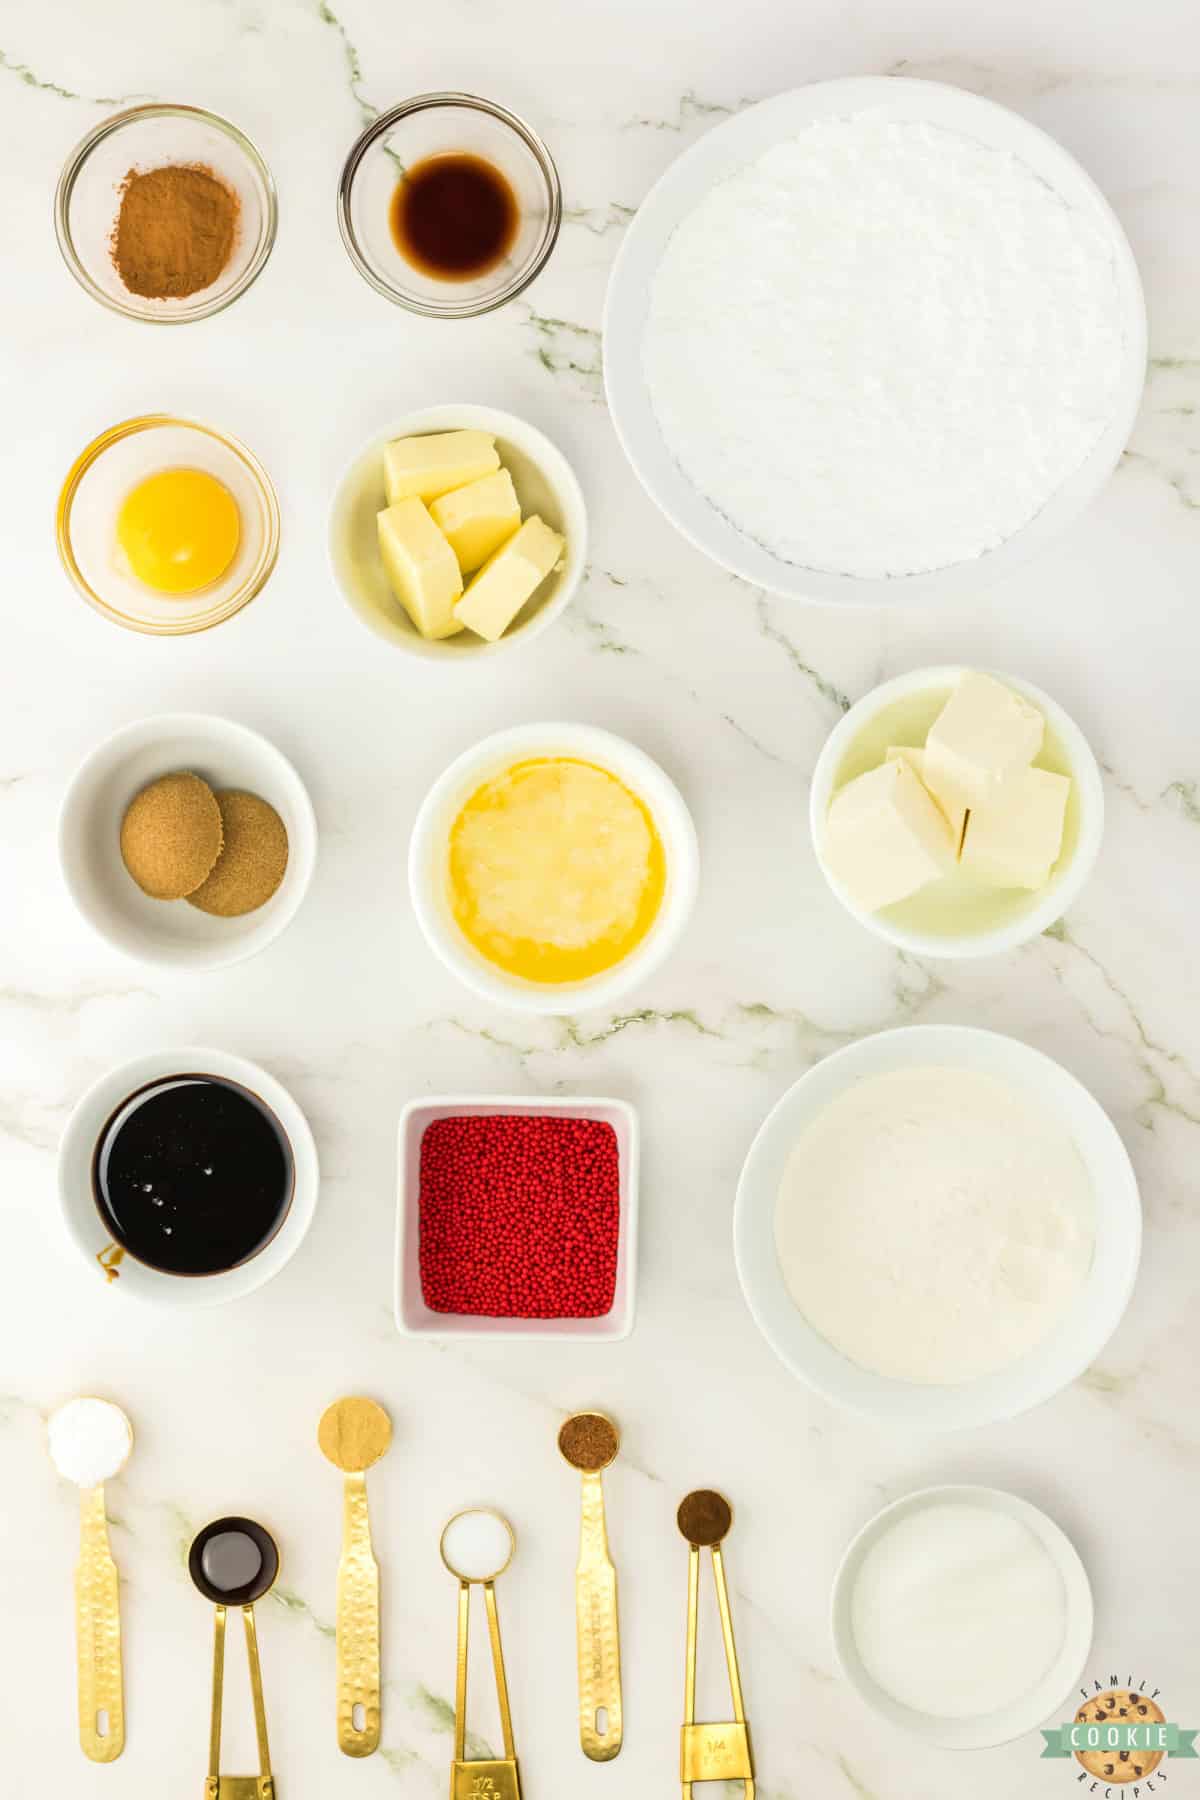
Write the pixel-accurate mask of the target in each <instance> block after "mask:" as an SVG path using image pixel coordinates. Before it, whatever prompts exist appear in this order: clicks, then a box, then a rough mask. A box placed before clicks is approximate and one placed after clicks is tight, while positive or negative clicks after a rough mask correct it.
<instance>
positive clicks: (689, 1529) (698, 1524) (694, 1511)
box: [675, 1488, 733, 1544]
mask: <svg viewBox="0 0 1200 1800" xmlns="http://www.w3.org/2000/svg"><path fill="white" fill-rule="evenodd" d="M675 1522H676V1524H677V1525H678V1526H679V1529H680V1531H681V1532H682V1533H683V1535H684V1537H685V1538H686V1539H687V1541H688V1543H689V1544H719V1543H720V1542H721V1539H722V1538H723V1537H725V1536H726V1534H727V1533H728V1531H729V1527H730V1526H731V1525H732V1524H733V1508H732V1507H731V1506H730V1504H729V1502H728V1500H726V1498H725V1496H724V1494H718V1493H716V1492H715V1490H714V1489H712V1488H697V1489H696V1490H695V1492H694V1493H691V1494H686V1495H685V1496H684V1498H683V1499H682V1500H681V1501H680V1502H679V1511H678V1512H677V1513H676V1515H675Z"/></svg>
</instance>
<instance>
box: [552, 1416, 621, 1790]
mask: <svg viewBox="0 0 1200 1800" xmlns="http://www.w3.org/2000/svg"><path fill="white" fill-rule="evenodd" d="M558 1448H559V1450H560V1452H561V1454H562V1456H563V1457H564V1459H565V1460H566V1461H567V1462H568V1463H569V1464H570V1465H571V1467H572V1468H573V1469H578V1470H579V1471H580V1474H581V1475H582V1477H583V1497H582V1503H581V1511H580V1526H579V1561H578V1563H577V1564H576V1567H575V1649H576V1657H577V1660H578V1663H579V1743H580V1747H581V1748H582V1750H583V1754H584V1755H585V1756H589V1757H590V1758H591V1759H592V1761H593V1762H610V1761H611V1760H612V1758H613V1757H614V1756H616V1754H617V1752H618V1751H619V1750H620V1748H621V1742H622V1738H623V1736H624V1726H623V1723H622V1718H621V1632H620V1624H619V1621H618V1617H617V1571H616V1569H615V1568H614V1567H613V1563H612V1558H611V1556H610V1555H609V1552H608V1531H607V1529H606V1526H605V1521H604V1486H603V1483H602V1481H601V1479H600V1472H601V1470H602V1469H607V1467H608V1465H609V1464H610V1463H611V1462H612V1461H613V1459H614V1458H615V1456H616V1454H617V1451H618V1450H619V1449H620V1448H621V1434H620V1432H619V1431H618V1430H617V1428H616V1426H615V1425H614V1424H613V1422H612V1420H611V1419H609V1418H606V1417H605V1415H604V1414H603V1413H598V1412H579V1413H573V1414H572V1415H571V1417H570V1418H569V1419H567V1420H566V1421H565V1423H564V1424H563V1426H562V1428H561V1430H560V1431H559V1434H558Z"/></svg>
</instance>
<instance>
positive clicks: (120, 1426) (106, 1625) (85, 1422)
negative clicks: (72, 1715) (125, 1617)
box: [47, 1396, 133, 1763]
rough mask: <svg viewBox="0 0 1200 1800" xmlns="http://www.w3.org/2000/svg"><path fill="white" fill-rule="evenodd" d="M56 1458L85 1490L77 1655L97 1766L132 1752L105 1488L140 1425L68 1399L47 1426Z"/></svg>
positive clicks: (83, 1742) (90, 1750)
mask: <svg viewBox="0 0 1200 1800" xmlns="http://www.w3.org/2000/svg"><path fill="white" fill-rule="evenodd" d="M47 1433H48V1436H49V1441H50V1457H51V1461H52V1462H53V1463H54V1466H55V1468H56V1469H57V1470H58V1472H59V1474H60V1475H62V1476H64V1477H65V1478H66V1479H67V1480H68V1481H72V1482H74V1483H75V1486H76V1487H77V1488H78V1489H79V1490H80V1513H79V1561H78V1563H77V1564H76V1567H75V1652H76V1663H77V1668H78V1678H77V1692H78V1701H79V1745H80V1748H81V1749H82V1751H83V1754H84V1755H85V1756H86V1757H88V1758H89V1759H90V1760H91V1761H92V1762H99V1763H107V1762H115V1761H116V1759H117V1757H118V1756H120V1754H121V1751H122V1750H123V1749H124V1748H125V1685H124V1680H123V1677H122V1673H121V1602H120V1594H119V1590H118V1586H117V1565H116V1563H115V1562H114V1561H113V1557H112V1550H111V1549H110V1547H109V1542H108V1520H107V1517H106V1515H105V1511H104V1483H105V1482H106V1481H110V1480H111V1479H112V1477H113V1476H114V1475H116V1474H117V1473H118V1471H119V1470H120V1469H122V1468H123V1467H124V1466H125V1462H126V1459H127V1458H128V1456H129V1452H130V1451H131V1450H132V1448H133V1427H132V1426H131V1425H130V1423H129V1420H128V1419H127V1418H126V1417H125V1414H124V1413H123V1412H122V1411H121V1408H120V1407H119V1406H114V1405H113V1403H112V1401H111V1400H93V1399H91V1398H90V1397H87V1396H85V1397H83V1398H81V1399H79V1400H68V1401H67V1403H66V1405H65V1406H60V1407H59V1408H58V1411H57V1412H54V1413H51V1415H50V1419H49V1422H48V1425H47Z"/></svg>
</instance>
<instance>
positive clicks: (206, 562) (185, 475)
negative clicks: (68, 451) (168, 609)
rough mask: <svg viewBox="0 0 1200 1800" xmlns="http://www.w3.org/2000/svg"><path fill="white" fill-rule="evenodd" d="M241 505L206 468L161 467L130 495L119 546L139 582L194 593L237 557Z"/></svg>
mask: <svg viewBox="0 0 1200 1800" xmlns="http://www.w3.org/2000/svg"><path fill="white" fill-rule="evenodd" d="M240 536H241V518H240V515H239V513H238V505H237V501H236V500H235V499H234V497H233V495H232V494H231V493H230V491H229V489H228V488H227V487H226V486H225V484H224V482H221V481H218V480H217V478H216V476H215V475H209V474H208V473H206V471H205V470H203V469H160V470H159V471H158V473H157V474H156V475H148V476H147V477H146V479H145V481H139V482H138V484H137V486H136V487H135V488H134V489H132V491H131V492H130V493H128V494H126V496H125V499H124V500H123V501H122V503H121V510H120V512H119V513H118V514H117V542H118V544H119V545H120V546H121V549H122V550H123V551H124V552H125V555H126V557H127V558H128V559H129V566H130V568H131V569H132V570H133V573H134V574H135V575H136V576H137V578H138V580H139V581H143V582H145V584H146V586H147V587H150V588H155V589H156V590H157V591H158V592H159V593H160V594H194V593H195V592H196V591H197V590H198V589H199V588H206V587H209V586H211V584H212V583H213V582H214V581H217V580H219V579H220V577H221V576H222V575H223V574H224V573H225V571H226V569H227V568H228V567H229V565H230V563H231V562H232V561H233V559H234V556H235V554H236V553H237V547H238V539H239V538H240Z"/></svg>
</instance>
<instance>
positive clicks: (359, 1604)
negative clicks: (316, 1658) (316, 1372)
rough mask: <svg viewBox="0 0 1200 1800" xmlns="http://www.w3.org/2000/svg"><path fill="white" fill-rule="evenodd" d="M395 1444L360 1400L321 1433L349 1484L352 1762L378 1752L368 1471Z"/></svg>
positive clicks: (346, 1679)
mask: <svg viewBox="0 0 1200 1800" xmlns="http://www.w3.org/2000/svg"><path fill="white" fill-rule="evenodd" d="M391 1441H392V1421H391V1420H390V1419H389V1418H388V1416H387V1414H386V1413H385V1412H384V1410H383V1408H382V1406H378V1405H376V1403H375V1401H374V1400H367V1399H364V1398H363V1396H362V1395H361V1394H352V1395H350V1396H349V1397H348V1398H346V1399H345V1400H335V1401H334V1403H333V1405H332V1406H327V1407H326V1408H325V1411H324V1412H323V1413H322V1414H321V1423H320V1424H319V1425H318V1426H317V1442H318V1444H319V1445H320V1446H321V1449H322V1451H323V1452H324V1454H325V1455H326V1456H327V1457H328V1458H329V1460H330V1462H331V1463H332V1464H333V1465H334V1467H335V1468H337V1469H341V1470H342V1472H343V1474H344V1475H345V1477H346V1480H345V1485H344V1489H343V1499H342V1560H341V1562H340V1563H339V1564H338V1583H337V1739H338V1749H339V1750H341V1751H342V1752H343V1753H344V1754H345V1755H346V1756H370V1754H371V1752H372V1751H373V1750H378V1748H379V1736H380V1726H381V1721H380V1703H379V1695H380V1671H379V1564H378V1563H377V1562H376V1561H375V1554H374V1551H373V1550H372V1548H371V1520H370V1517H369V1515H368V1513H367V1478H366V1470H367V1469H369V1468H370V1467H371V1464H372V1463H377V1462H378V1461H379V1459H380V1457H381V1456H382V1455H383V1454H384V1452H385V1451H386V1450H387V1447H388V1445H389V1444H390V1443H391ZM359 1720H361V1721H362V1722H361V1724H360V1723H358V1721H359Z"/></svg>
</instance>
